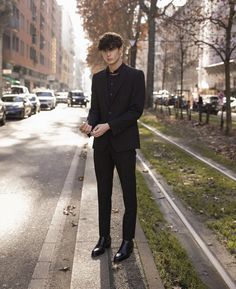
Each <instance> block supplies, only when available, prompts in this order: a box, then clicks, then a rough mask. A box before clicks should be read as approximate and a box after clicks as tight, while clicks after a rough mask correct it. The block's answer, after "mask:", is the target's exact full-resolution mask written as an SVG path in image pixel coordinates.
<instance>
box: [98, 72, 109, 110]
mask: <svg viewBox="0 0 236 289" xmlns="http://www.w3.org/2000/svg"><path fill="white" fill-rule="evenodd" d="M100 81H101V82H100V84H99V85H100V87H101V88H102V95H103V97H104V101H105V103H106V106H107V107H108V106H109V99H108V90H107V75H106V70H104V71H103V75H102V78H101V80H100Z"/></svg>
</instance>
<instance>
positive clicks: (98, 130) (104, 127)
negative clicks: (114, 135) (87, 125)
mask: <svg viewBox="0 0 236 289" xmlns="http://www.w3.org/2000/svg"><path fill="white" fill-rule="evenodd" d="M109 129H110V126H109V124H108V123H101V124H98V125H96V126H95V128H94V129H93V130H92V132H91V135H92V136H94V137H99V136H102V135H103V134H104V133H105V132H106V131H108V130H109Z"/></svg>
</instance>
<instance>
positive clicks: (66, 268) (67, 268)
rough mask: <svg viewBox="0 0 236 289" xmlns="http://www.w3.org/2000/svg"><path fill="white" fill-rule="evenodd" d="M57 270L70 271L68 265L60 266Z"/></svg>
mask: <svg viewBox="0 0 236 289" xmlns="http://www.w3.org/2000/svg"><path fill="white" fill-rule="evenodd" d="M59 271H63V272H67V271H70V267H69V266H65V267H63V268H60V269H59Z"/></svg>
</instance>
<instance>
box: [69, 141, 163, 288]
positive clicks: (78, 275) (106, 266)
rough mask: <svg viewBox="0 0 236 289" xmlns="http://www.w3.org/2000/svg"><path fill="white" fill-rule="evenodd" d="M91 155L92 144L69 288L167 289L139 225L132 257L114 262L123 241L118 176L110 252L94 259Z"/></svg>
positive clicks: (94, 203) (95, 233)
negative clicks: (116, 263) (117, 262)
mask: <svg viewBox="0 0 236 289" xmlns="http://www.w3.org/2000/svg"><path fill="white" fill-rule="evenodd" d="M92 153H93V152H92V149H91V146H90V145H89V146H88V152H87V161H86V168H85V175H84V185H83V191H82V197H81V207H80V216H79V225H78V232H77V238H76V246H75V254H74V261H73V268H72V276H71V286H70V289H118V288H119V289H131V288H135V289H146V288H149V289H164V287H163V285H162V283H161V281H160V278H159V275H158V272H157V270H156V267H155V264H154V261H153V258H152V255H151V252H150V249H149V247H148V245H147V241H146V239H145V236H144V234H143V231H142V230H141V228H140V226H139V224H138V222H137V229H136V238H135V248H134V252H133V254H132V255H131V256H130V258H129V259H127V260H124V261H123V262H121V263H120V264H118V265H114V264H113V262H112V259H113V256H114V254H115V253H116V251H117V250H118V249H119V246H120V243H121V238H122V236H121V231H122V217H123V200H122V192H121V188H120V184H119V179H118V177H117V174H115V178H114V190H113V209H112V220H111V237H112V245H111V249H109V250H106V252H105V254H103V255H102V256H101V257H98V258H96V259H92V258H91V250H92V249H93V247H94V245H95V244H96V242H97V240H98V219H97V214H98V212H97V188H96V179H95V173H94V168H93V156H92Z"/></svg>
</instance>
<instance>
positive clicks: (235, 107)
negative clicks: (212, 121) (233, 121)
mask: <svg viewBox="0 0 236 289" xmlns="http://www.w3.org/2000/svg"><path fill="white" fill-rule="evenodd" d="M230 107H231V111H232V112H236V98H235V99H234V100H233V101H231V103H230Z"/></svg>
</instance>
